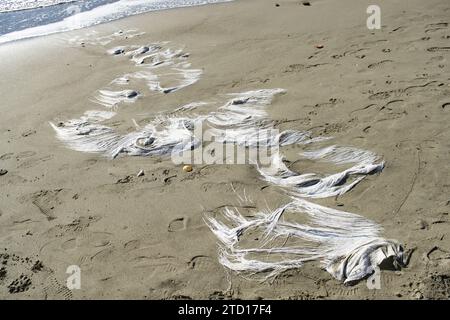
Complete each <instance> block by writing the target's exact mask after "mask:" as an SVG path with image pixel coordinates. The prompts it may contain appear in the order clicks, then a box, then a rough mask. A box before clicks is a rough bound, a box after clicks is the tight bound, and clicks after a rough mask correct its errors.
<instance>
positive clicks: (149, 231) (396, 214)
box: [0, 0, 450, 300]
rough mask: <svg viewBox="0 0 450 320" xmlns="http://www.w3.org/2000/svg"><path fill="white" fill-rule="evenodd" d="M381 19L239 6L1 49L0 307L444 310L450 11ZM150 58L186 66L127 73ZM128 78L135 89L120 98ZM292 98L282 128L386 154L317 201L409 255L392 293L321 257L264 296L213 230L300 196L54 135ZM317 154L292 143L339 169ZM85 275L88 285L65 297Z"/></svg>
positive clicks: (233, 169) (303, 164) (324, 0)
mask: <svg viewBox="0 0 450 320" xmlns="http://www.w3.org/2000/svg"><path fill="white" fill-rule="evenodd" d="M370 4H372V2H371V1H365V0H362V1H361V0H340V1H335V0H317V1H311V2H310V5H308V6H307V5H304V4H302V1H294V0H279V1H265V0H264V1H262V0H238V1H234V2H226V3H220V4H214V5H206V6H198V7H190V8H180V9H171V10H165V11H158V12H151V13H145V14H141V15H137V16H132V17H127V18H125V19H121V20H117V21H114V22H110V23H105V24H101V25H98V26H95V27H90V28H85V29H80V30H75V31H70V32H65V33H58V34H54V35H49V36H44V37H39V38H33V39H28V40H23V41H17V42H11V43H6V44H2V45H0V70H1V77H0V96H1V97H2V98H1V99H0V112H1V117H0V136H1V138H0V170H2V171H0V190H1V192H0V299H302V300H303V299H448V298H449V297H450V273H449V270H450V241H449V231H450V220H449V212H450V195H449V194H450V182H449V177H450V176H449V172H450V161H449V159H450V143H449V141H450V127H449V125H448V123H449V119H450V66H449V59H450V25H449V23H450V21H449V20H450V19H449V17H450V4H449V3H448V1H446V0H430V1H419V0H409V1H399V0H395V1H387V0H380V1H377V5H379V6H380V7H381V14H382V15H381V29H380V30H369V29H368V28H367V26H366V20H367V17H368V14H367V13H366V9H367V7H368V6H369V5H370ZM149 44H154V47H152V46H149ZM153 48H154V50H158V52H162V53H163V55H165V56H168V58H167V59H171V60H170V61H176V63H178V64H177V66H178V67H177V68H176V69H175V68H172V69H170V70H169V69H168V70H169V71H164V72H165V74H162V75H161V79H163V80H162V82H156V81H154V79H153V78H151V76H150V75H148V74H146V73H145V70H144V69H142V67H141V66H140V65H139V64H141V63H142V61H139V62H136V61H135V60H133V59H135V58H136V59H137V58H142V57H143V55H144V54H145V53H147V51H150V52H151V50H153ZM168 49H170V50H173V51H170V52H171V53H172V52H174V54H171V53H170V54H169V53H168V51H165V50H168ZM111 50H112V51H111ZM136 50H140V51H139V52H137V51H136ZM144 51H145V52H144ZM129 52H134V53H130V54H127V53H129ZM168 68H170V66H168ZM136 72H137V73H138V74H140V75H141V77H140V78H139V77H134V78H133V79H131V80H130V79H128V78H127V79H121V78H120V76H121V75H129V74H135V73H136ZM139 72H141V73H139ZM142 72H143V73H142ZM173 73H176V74H175V75H174V74H173ZM180 75H181V76H183V81H181V82H176V86H172V84H173V82H174V80H173V79H174V78H176V77H179V76H180ZM163 76H165V77H167V78H162V77H163ZM165 79H166V80H167V83H165V82H164V81H165ZM121 81H122V82H123V83H125V84H128V83H129V85H128V86H127V85H124V88H126V89H127V90H129V89H132V90H131V91H130V90H129V91H127V92H125V93H124V94H123V95H119V96H111V93H110V92H111V91H108V90H113V89H111V88H115V86H116V85H117V83H118V82H121ZM149 87H150V88H151V90H149ZM278 88H280V89H283V91H282V92H281V91H280V92H281V93H280V94H276V95H274V96H273V99H272V97H271V99H270V103H267V105H264V108H265V110H267V114H268V117H269V118H270V119H272V120H274V122H273V127H274V128H275V129H278V130H301V131H302V132H303V131H304V132H308V133H309V134H310V136H311V137H320V138H327V139H330V140H326V141H324V142H323V143H322V144H321V146H322V147H326V146H332V145H333V146H349V147H354V148H358V149H362V150H368V151H370V152H373V153H374V154H376V155H377V161H379V162H377V164H379V165H380V170H374V171H376V172H375V173H374V172H373V171H371V172H370V173H371V174H367V175H365V174H364V179H361V181H360V182H359V183H358V184H355V186H354V187H352V188H349V190H348V192H345V193H343V194H339V195H337V194H332V195H331V196H327V197H320V198H317V199H313V200H311V201H312V202H313V203H315V204H317V205H320V206H324V207H326V208H332V209H335V210H341V211H345V212H351V213H357V214H358V215H360V216H362V217H364V218H366V219H369V220H370V221H373V222H374V223H376V224H377V225H379V226H380V227H381V228H382V230H381V231H380V234H381V235H382V237H383V238H385V239H395V240H396V241H398V243H400V244H401V245H402V247H403V248H404V254H405V261H406V266H404V267H402V268H398V269H397V270H395V269H394V268H391V267H387V268H381V269H382V270H381V278H380V279H381V283H380V288H379V289H375V290H374V289H370V288H369V287H368V285H367V283H366V281H365V280H364V279H363V280H361V281H358V282H356V283H352V285H344V283H343V281H340V280H339V279H336V277H333V276H332V275H331V274H330V272H327V271H326V270H324V268H323V266H322V265H321V264H320V263H319V261H315V260H312V261H308V262H307V263H304V265H302V266H301V267H299V268H291V269H289V270H287V271H284V272H281V273H280V274H278V275H277V276H275V277H271V278H270V279H268V280H266V281H260V279H253V278H252V277H246V276H245V277H243V276H241V275H239V274H237V273H236V272H234V271H232V270H229V268H226V267H224V266H223V265H222V264H221V263H220V262H219V252H220V250H218V239H217V237H216V235H215V234H214V233H213V232H212V231H211V228H210V227H211V226H210V225H209V226H208V223H207V222H208V220H207V219H205V217H206V216H213V217H218V216H220V214H221V212H222V210H223V209H224V208H225V207H227V206H231V207H237V208H239V210H240V212H241V213H243V212H245V213H246V214H248V215H249V216H252V214H253V213H254V212H256V211H258V210H266V209H267V210H269V211H270V210H275V209H276V208H279V207H280V206H283V205H285V204H286V201H287V200H288V199H289V197H288V195H287V194H286V193H284V192H283V191H281V190H280V188H279V187H277V186H275V185H274V184H272V183H270V182H268V180H267V179H266V180H264V179H262V177H261V172H259V171H258V170H257V169H256V168H255V166H253V165H251V164H245V165H234V164H222V165H208V164H193V165H192V169H193V170H192V171H191V172H186V171H184V170H183V165H181V164H174V163H173V161H172V160H171V158H170V157H167V156H160V155H147V156H145V155H143V156H133V155H135V154H133V152H134V153H136V152H140V150H141V149H139V148H134V149H132V150H131V151H130V150H129V149H127V150H125V149H123V148H122V149H120V150H117V148H116V149H115V150H112V149H111V150H109V149H108V148H107V147H104V150H103V149H102V151H105V152H103V153H92V152H82V150H81V151H80V150H79V149H80V148H81V147H77V146H75V147H74V143H73V144H72V145H69V146H68V143H67V141H63V139H62V138H61V136H58V135H57V132H58V129H65V128H69V129H70V127H69V126H68V123H69V122H67V121H68V120H71V119H79V118H80V117H82V116H83V114H85V112H86V111H91V110H103V111H105V110H108V111H112V112H114V115H112V114H111V115H110V116H108V114H105V113H102V114H101V117H103V118H102V121H103V122H101V123H102V124H105V126H107V128H108V129H105V130H109V129H110V128H113V129H114V130H115V131H117V132H121V133H123V134H126V133H130V132H134V130H136V128H146V125H148V124H149V123H152V122H151V121H153V119H155V117H158V116H160V115H161V114H177V113H176V112H181V114H183V115H184V114H187V112H188V111H186V110H187V109H188V108H185V109H183V110H184V111H183V110H181V111H179V110H177V108H180V107H182V106H186V105H188V104H190V103H193V102H207V103H208V105H199V106H198V107H197V106H196V107H197V109H196V110H198V112H199V113H200V114H211V112H217V110H221V109H220V106H223V105H224V104H225V103H226V102H227V101H228V100H229V99H230V96H229V94H232V93H236V94H240V93H245V92H249V91H254V90H261V89H270V90H272V89H278ZM133 90H134V91H133ZM241 95H242V94H241ZM129 102H130V103H129ZM239 103H241V102H239ZM243 103H244V104H245V103H246V102H245V101H244V102H243ZM235 104H238V103H235ZM100 105H102V106H104V107H105V108H106V109H102V107H101V106H100ZM108 108H109V109H108ZM183 112H184V113H183ZM196 112H197V111H196ZM113 116H114V117H113ZM51 124H53V125H54V127H52V125H51ZM90 133H91V131H89V132H86V133H84V134H80V135H81V136H83V135H84V137H86V136H89V134H90ZM84 137H82V138H84ZM80 141H82V142H85V140H80ZM77 148H78V150H77ZM86 148H87V147H86ZM92 148H94V147H92ZM308 148H311V146H309V145H304V146H295V145H287V146H286V147H285V149H286V150H285V153H286V155H287V158H288V159H287V161H286V163H287V164H289V169H291V170H294V171H296V172H320V173H323V174H332V173H335V172H337V171H336V170H337V169H336V168H340V167H339V166H337V165H336V166H334V167H333V168H330V166H329V165H327V164H324V163H321V162H316V161H312V160H308V161H296V160H297V158H295V157H294V154H297V153H298V152H299V150H300V151H305V150H306V151H308V150H310V149H308ZM106 151H107V152H106ZM381 161H383V168H382V170H381V166H382V165H381V164H380V163H381ZM360 175H361V172H358V174H357V176H358V177H359V176H360ZM335 187H336V188H339V185H338V184H336V186H335ZM333 190H334V189H333ZM243 195H245V196H243ZM242 197H244V198H245V199H244V200H245V201H244V200H242ZM205 220H206V221H205ZM253 238H255V237H253ZM253 240H255V239H253ZM256 240H258V239H256ZM286 242H287V240H286ZM286 242H284V244H286ZM73 265H76V266H79V268H80V270H81V288H80V289H76V290H69V289H68V287H67V286H66V281H67V278H68V277H69V274H67V273H66V271H67V268H68V267H69V266H73Z"/></svg>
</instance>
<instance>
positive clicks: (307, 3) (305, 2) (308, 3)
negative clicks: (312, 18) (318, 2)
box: [302, 1, 311, 7]
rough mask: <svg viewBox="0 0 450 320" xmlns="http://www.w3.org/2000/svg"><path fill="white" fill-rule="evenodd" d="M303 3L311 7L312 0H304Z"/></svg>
mask: <svg viewBox="0 0 450 320" xmlns="http://www.w3.org/2000/svg"><path fill="white" fill-rule="evenodd" d="M302 5H304V6H307V7H309V6H310V5H311V2H309V1H302Z"/></svg>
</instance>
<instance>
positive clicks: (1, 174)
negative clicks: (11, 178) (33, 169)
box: [0, 169, 8, 176]
mask: <svg viewBox="0 0 450 320" xmlns="http://www.w3.org/2000/svg"><path fill="white" fill-rule="evenodd" d="M7 173H8V170H5V169H0V176H4V175H5V174H7Z"/></svg>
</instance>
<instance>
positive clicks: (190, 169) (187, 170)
mask: <svg viewBox="0 0 450 320" xmlns="http://www.w3.org/2000/svg"><path fill="white" fill-rule="evenodd" d="M183 171H184V172H191V171H192V166H191V165H186V166H184V167H183Z"/></svg>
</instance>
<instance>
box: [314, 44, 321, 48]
mask: <svg viewBox="0 0 450 320" xmlns="http://www.w3.org/2000/svg"><path fill="white" fill-rule="evenodd" d="M315 47H316V48H317V49H323V44H316V45H315Z"/></svg>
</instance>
